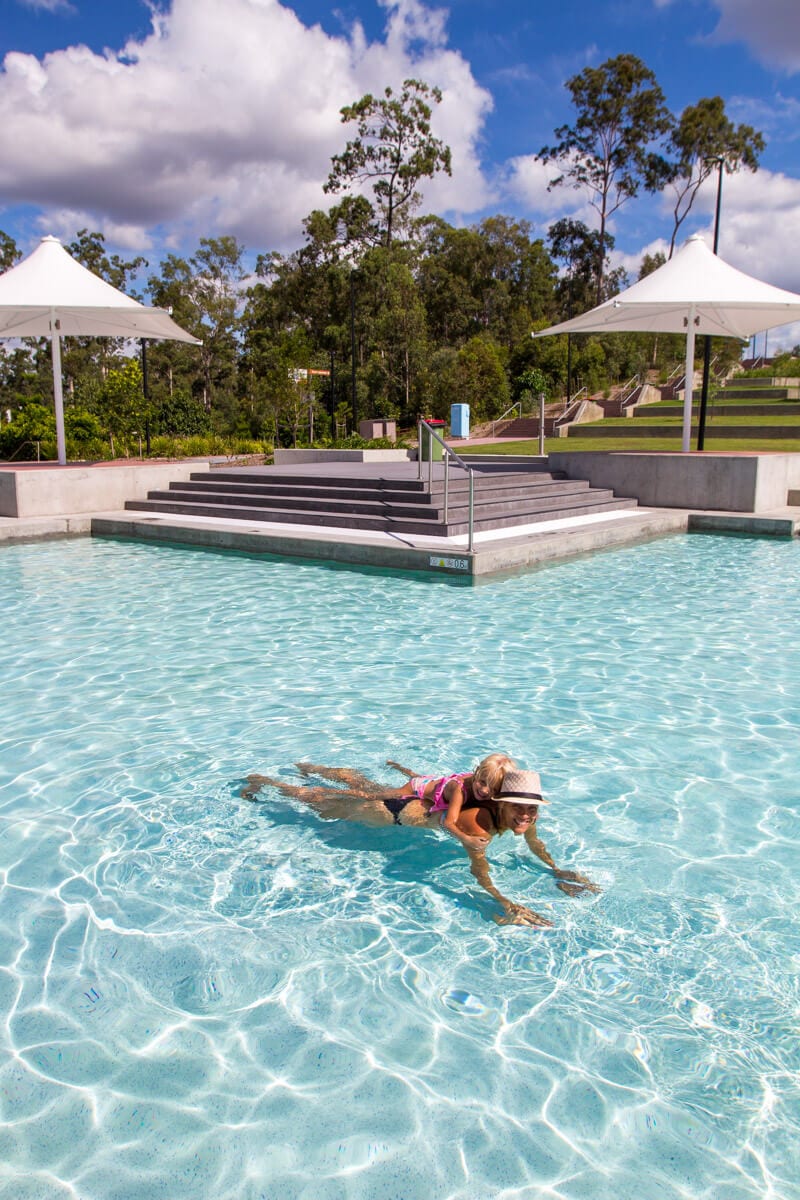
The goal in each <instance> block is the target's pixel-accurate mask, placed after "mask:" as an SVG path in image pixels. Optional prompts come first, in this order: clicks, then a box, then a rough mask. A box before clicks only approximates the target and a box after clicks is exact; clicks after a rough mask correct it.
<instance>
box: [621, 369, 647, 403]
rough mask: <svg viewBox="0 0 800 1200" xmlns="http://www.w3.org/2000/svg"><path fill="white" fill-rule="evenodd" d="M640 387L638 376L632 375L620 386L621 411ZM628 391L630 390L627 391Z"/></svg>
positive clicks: (640, 382)
mask: <svg viewBox="0 0 800 1200" xmlns="http://www.w3.org/2000/svg"><path fill="white" fill-rule="evenodd" d="M641 386H642V381H641V379H640V378H639V376H638V375H633V376H632V377H631V378H630V379H629V380H628V382H627V383H625V384H623V385H622V395H621V396H620V401H619V406H620V409H623V408H624V407H625V405H626V404H627V403H628V401H629V400H631V399H632V398H633V396H635V395H636V392H637V391H638V390H639V388H640V387H641ZM628 389H630V390H628Z"/></svg>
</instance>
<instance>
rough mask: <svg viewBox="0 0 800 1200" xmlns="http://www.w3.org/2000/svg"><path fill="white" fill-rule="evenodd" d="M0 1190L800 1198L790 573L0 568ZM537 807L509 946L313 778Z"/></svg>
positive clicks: (145, 1199) (436, 838) (421, 848)
mask: <svg viewBox="0 0 800 1200" xmlns="http://www.w3.org/2000/svg"><path fill="white" fill-rule="evenodd" d="M0 612H2V614H3V634H2V638H1V639H0V680H2V686H3V694H4V702H3V705H2V712H1V714H0V724H1V727H2V728H1V732H0V830H1V831H2V838H0V886H1V888H2V890H1V891H0V1011H2V1014H3V1023H2V1032H1V1033H0V1038H1V1039H2V1040H1V1041H0V1048H1V1049H2V1057H1V1058H0V1114H1V1115H2V1127H0V1196H2V1197H3V1198H8V1200H11V1198H13V1200H40V1198H41V1200H54V1198H56V1200H62V1198H64V1200H66V1198H67V1197H70V1198H80V1200H153V1198H154V1197H169V1200H177V1198H183V1197H186V1198H191V1200H200V1198H205V1197H211V1196H213V1197H215V1198H217V1200H261V1198H269V1200H300V1198H303V1200H306V1198H307V1200H311V1198H313V1200H340V1198H341V1200H343V1198H344V1197H347V1198H348V1200H351V1198H354V1200H362V1198H363V1200H384V1198H385V1200H389V1198H392V1200H423V1198H424V1200H445V1198H448V1200H449V1198H453V1200H488V1198H494V1197H501V1198H502V1200H523V1198H524V1200H534V1198H535V1200H539V1198H540V1197H541V1198H543V1200H544V1198H548V1200H549V1198H551V1197H553V1198H556V1197H557V1198H561V1197H567V1198H570V1200H573V1198H574V1200H579V1198H580V1200H589V1198H590V1200H627V1198H628V1197H631V1198H632V1197H636V1198H637V1200H642V1198H644V1200H678V1198H685V1197H702V1198H708V1200H712V1198H713V1200H745V1198H747V1200H751V1198H752V1200H755V1198H756V1197H759V1198H761V1197H765V1196H766V1197H774V1198H779V1200H793V1198H795V1197H798V1196H800V1190H798V1184H797V1182H796V1180H797V1178H798V1175H799V1174H800V1170H799V1168H800V1162H798V1150H797V1147H798V1145H799V1144H800V1137H799V1136H798V1135H799V1133H800V1129H799V1126H800V1114H799V1106H798V1101H800V1086H799V1085H798V1079H799V1078H800V1076H799V1075H798V1069H799V1068H800V1049H799V1048H798V1014H799V1013H800V987H799V986H798V978H800V973H799V972H798V967H800V939H798V934H797V929H798V927H799V926H798V918H799V917H800V911H799V910H800V903H799V902H798V892H799V889H798V882H797V863H798V846H800V818H798V806H797V795H798V785H797V776H798V771H797V767H798V749H797V746H798V737H797V734H798V717H799V715H800V649H798V646H797V637H796V634H797V629H798V627H800V545H798V544H797V543H796V542H774V541H768V540H746V539H734V538H711V537H676V538H670V539H665V540H662V541H658V542H653V543H650V544H648V545H645V546H640V547H635V548H626V549H623V550H618V551H614V552H609V553H605V554H602V555H597V556H595V557H592V558H586V559H582V560H580V561H574V562H568V563H562V564H559V565H556V566H553V567H550V568H548V569H547V570H543V571H539V572H535V573H531V574H526V575H520V576H517V577H515V578H509V579H503V580H495V581H492V582H490V583H487V584H485V585H483V586H481V587H479V588H469V589H463V588H457V587H453V586H447V585H446V584H443V583H441V582H439V581H435V580H431V579H430V578H429V577H426V578H422V577H420V578H414V577H403V578H400V577H398V576H390V575H381V574H362V573H359V572H355V571H348V570H336V569H331V568H328V567H325V566H321V565H314V564H305V563H300V562H287V561H285V560H282V561H270V560H258V559H253V558H246V557H238V556H234V555H222V554H219V555H218V554H213V553H206V552H196V551H190V550H182V549H176V548H169V547H153V546H143V545H136V544H127V545H126V544H123V543H114V542H102V541H97V540H89V539H87V540H81V541H73V542H58V543H50V544H47V545H37V546H12V547H8V548H5V549H4V550H3V551H2V554H1V555H0ZM496 749H502V750H506V751H508V752H509V753H511V754H513V755H515V756H517V757H518V758H519V760H520V761H521V762H522V763H524V764H525V765H526V766H535V767H537V768H538V769H540V771H541V773H542V778H543V783H544V786H545V789H546V791H547V792H548V794H549V796H550V798H551V799H552V801H553V803H552V806H551V808H550V810H549V811H548V812H547V813H546V815H545V817H544V818H543V819H542V820H541V821H540V825H541V826H542V830H541V832H542V834H543V836H544V838H545V841H546V843H547V845H548V846H549V848H550V849H551V851H552V852H553V854H554V856H555V857H556V860H557V861H558V862H559V864H560V865H561V864H563V865H567V866H576V867H578V868H580V869H582V870H584V871H586V872H587V874H589V875H591V876H592V877H593V878H595V879H597V880H598V882H600V883H602V885H603V888H604V891H603V894H602V895H600V896H597V897H591V898H589V899H582V900H581V899H579V900H570V899H568V898H567V897H565V896H563V895H562V894H561V893H559V892H558V891H557V890H556V889H555V888H554V887H553V884H552V881H551V880H550V879H549V877H548V875H547V874H546V873H545V872H543V871H542V870H540V869H539V867H538V865H537V864H536V863H535V860H534V859H533V858H532V857H531V856H530V855H529V854H528V852H527V850H526V849H525V847H524V846H521V845H520V844H519V842H514V843H512V842H511V839H510V837H506V838H504V839H502V840H501V841H499V842H496V843H495V844H494V845H493V846H492V848H491V850H490V861H491V863H492V868H493V875H494V878H495V882H496V883H497V884H498V886H499V887H500V888H501V890H503V891H504V892H506V893H507V894H510V895H511V896H513V897H514V898H515V899H518V900H520V901H522V902H524V903H526V904H528V905H529V906H530V907H533V908H535V909H536V910H537V911H539V912H542V913H544V914H545V915H547V916H548V917H549V918H550V919H551V920H552V921H553V922H554V927H553V929H552V930H548V931H546V932H535V931H531V930H528V929H520V928H502V929H501V928H498V927H497V926H496V925H495V924H494V923H493V921H492V913H493V911H494V907H493V903H492V901H491V899H490V898H489V897H488V896H486V895H483V894H481V893H479V892H478V891H477V890H476V889H475V888H474V887H472V886H471V880H470V878H469V876H468V873H467V868H466V866H465V861H466V860H465V859H464V857H463V854H462V852H461V851H460V849H459V847H458V846H457V845H456V843H455V842H454V841H453V840H451V839H447V838H446V837H445V836H444V835H440V834H438V833H432V832H423V833H420V832H417V831H413V830H403V829H395V828H387V829H376V830H370V829H363V828H358V827H356V826H351V825H347V824H344V823H325V822H322V821H320V820H319V819H318V818H317V817H316V815H315V814H313V813H312V812H310V811H308V810H307V809H304V808H303V806H302V805H300V804H297V803H295V802H293V801H289V800H285V799H282V798H281V797H279V796H276V795H274V794H270V795H268V796H267V797H266V800H265V802H261V803H249V802H246V801H243V800H241V799H240V798H239V795H238V793H239V788H240V781H241V780H242V778H243V776H245V775H246V774H247V773H248V772H250V771H251V770H255V771H261V772H265V773H269V774H277V775H280V776H282V777H285V778H293V777H294V772H293V769H292V764H293V763H294V762H295V761H296V760H298V759H301V758H308V759H311V760H312V761H316V762H323V763H331V764H336V765H355V766H358V767H360V768H362V769H363V770H365V771H366V772H367V773H368V774H373V775H376V776H378V777H380V778H383V779H386V781H387V782H389V781H391V782H396V781H397V778H398V777H397V776H395V775H393V774H392V773H391V772H390V770H389V769H388V768H386V767H385V766H384V765H383V764H384V760H385V759H386V758H395V759H398V760H399V761H401V762H405V763H408V764H409V765H410V766H412V767H416V768H426V769H431V770H435V769H437V768H448V767H455V768H458V767H464V768H468V767H469V766H471V765H472V764H473V763H474V762H475V761H477V760H478V758H480V757H482V756H483V755H484V754H485V753H487V752H489V751H491V750H496Z"/></svg>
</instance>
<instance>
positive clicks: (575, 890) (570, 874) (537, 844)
mask: <svg viewBox="0 0 800 1200" xmlns="http://www.w3.org/2000/svg"><path fill="white" fill-rule="evenodd" d="M525 841H526V842H527V843H528V848H529V849H530V850H531V852H532V853H533V854H535V855H536V857H537V858H538V859H539V861H540V862H543V863H544V865H545V866H546V867H549V868H550V870H551V871H552V873H553V876H554V878H555V881H556V887H557V888H560V889H561V891H562V892H566V894H567V895H568V896H580V894H581V892H599V891H600V888H599V887H598V886H597V884H596V883H592V881H591V879H587V878H586V876H585V875H580V874H579V873H578V872H577V871H562V870H561V868H560V867H557V866H556V864H555V860H554V859H553V856H552V855H551V854H550V851H549V850H548V849H547V847H546V846H545V844H544V842H543V841H542V839H541V838H540V837H539V834H538V833H537V832H536V824H535V823H534V824H533V825H531V827H530V829H529V830H528V831H527V833H526V834H525Z"/></svg>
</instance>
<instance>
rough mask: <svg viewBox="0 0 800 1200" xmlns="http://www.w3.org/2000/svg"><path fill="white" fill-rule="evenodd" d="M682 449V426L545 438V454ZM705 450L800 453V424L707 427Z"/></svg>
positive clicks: (520, 445) (486, 450)
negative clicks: (670, 430) (770, 428)
mask: <svg viewBox="0 0 800 1200" xmlns="http://www.w3.org/2000/svg"><path fill="white" fill-rule="evenodd" d="M691 445H692V449H693V450H694V449H695V448H696V446H697V433H696V431H693V433H692V443H691ZM680 448H681V434H680V429H679V428H677V427H676V432H675V437H662V438H641V437H633V438H626V437H622V436H620V437H618V438H614V437H598V438H593V437H571V438H545V442H544V452H545V454H554V453H556V452H557V451H569V452H570V453H571V452H572V451H575V450H577V451H583V450H627V451H629V452H630V453H633V454H650V453H652V452H653V451H658V450H672V451H678V450H680ZM704 448H705V449H706V450H758V451H761V452H764V451H768V450H771V451H775V452H778V453H783V454H787V453H789V454H800V426H798V430H797V437H796V438H727V437H726V438H716V439H715V438H714V431H713V429H709V428H708V426H706V436H705V447H704ZM453 449H454V450H455V451H456V453H457V454H459V455H461V456H462V457H466V456H468V455H470V454H538V453H539V441H538V439H537V438H533V439H530V440H527V441H520V442H500V443H498V444H496V445H493V446H488V445H487V446H471V447H469V448H468V447H466V446H454V447H453Z"/></svg>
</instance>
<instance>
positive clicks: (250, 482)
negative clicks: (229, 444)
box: [125, 457, 637, 537]
mask: <svg viewBox="0 0 800 1200" xmlns="http://www.w3.org/2000/svg"><path fill="white" fill-rule="evenodd" d="M472 463H473V459H472V457H471V458H470V464H471V465H472ZM448 497H449V498H448V508H447V519H446V520H445V515H444V482H443V480H442V479H441V478H437V479H434V480H432V481H431V486H430V488H429V487H428V484H427V480H424V479H423V480H418V479H411V478H408V479H397V478H381V477H379V476H375V475H372V476H358V475H353V476H332V475H331V476H325V475H323V474H322V473H320V474H318V475H316V476H310V475H307V474H306V475H297V476H293V475H290V474H283V473H277V472H276V473H275V474H274V475H269V474H268V472H267V471H265V470H264V469H262V470H261V471H258V472H248V470H247V469H246V468H238V469H236V468H234V469H231V470H221V471H220V470H215V471H213V472H210V473H207V472H206V473H197V474H195V475H192V477H191V478H190V479H189V480H188V481H181V482H175V483H172V484H170V486H169V488H167V489H162V490H156V491H151V492H149V493H148V496H147V499H145V500H129V501H128V502H127V503H126V505H125V507H126V509H128V510H131V511H138V512H158V513H162V514H175V515H181V516H197V517H206V518H214V519H217V520H222V521H225V520H236V521H253V522H267V521H269V522H274V523H278V524H299V525H317V526H324V527H331V528H336V527H339V528H353V529H367V530H369V529H372V530H379V531H382V532H397V533H409V534H411V533H416V534H430V535H431V536H434V537H450V536H453V535H454V534H460V533H466V532H467V529H468V523H469V483H468V479H467V477H466V475H464V474H463V473H462V472H460V471H457V470H455V469H453V470H452V471H451V473H450V481H449V492H448ZM474 497H475V521H474V528H475V529H476V530H482V529H483V530H486V529H502V528H506V527H514V526H516V525H527V524H535V523H536V522H538V521H549V520H554V519H564V518H567V517H574V516H580V515H584V514H587V513H597V512H613V511H619V510H622V509H628V508H635V507H637V501H636V500H632V499H629V498H625V497H622V498H620V497H617V496H615V495H614V493H613V492H612V491H611V490H610V489H605V488H593V487H591V486H590V484H589V483H588V482H587V481H586V480H580V479H566V478H564V477H563V475H561V476H560V477H557V475H556V473H553V472H551V471H548V470H547V469H546V466H544V465H543V464H542V462H541V461H538V462H537V461H536V460H531V459H530V458H528V459H527V463H526V462H524V461H518V462H514V463H512V464H510V465H509V466H508V469H506V464H505V463H503V464H502V467H500V466H499V465H498V464H492V463H486V464H476V466H475V472H474Z"/></svg>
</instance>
